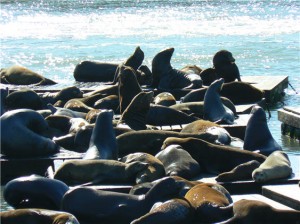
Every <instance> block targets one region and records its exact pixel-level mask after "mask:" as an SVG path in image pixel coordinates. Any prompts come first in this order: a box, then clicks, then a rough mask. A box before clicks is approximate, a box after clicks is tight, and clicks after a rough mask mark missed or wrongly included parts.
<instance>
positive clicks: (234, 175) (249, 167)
mask: <svg viewBox="0 0 300 224" xmlns="http://www.w3.org/2000/svg"><path fill="white" fill-rule="evenodd" d="M260 164H261V163H259V162H257V161H256V160H251V161H249V162H246V163H242V164H240V165H238V166H236V167H235V168H233V169H232V170H230V171H228V172H224V173H221V174H219V175H218V176H217V177H216V181H218V182H233V181H240V180H251V179H252V172H253V171H254V170H255V169H256V168H258V167H259V166H260Z"/></svg>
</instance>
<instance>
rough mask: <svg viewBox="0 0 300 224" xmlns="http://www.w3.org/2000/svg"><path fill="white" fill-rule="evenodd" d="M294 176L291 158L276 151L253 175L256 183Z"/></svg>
mask: <svg viewBox="0 0 300 224" xmlns="http://www.w3.org/2000/svg"><path fill="white" fill-rule="evenodd" d="M291 175H292V168H291V163H290V160H289V157H288V156H287V154H286V153H284V152H283V151H275V152H273V153H272V154H270V155H269V156H268V157H267V159H266V160H265V161H264V162H263V163H262V164H261V165H260V166H259V167H258V168H256V169H255V170H254V171H253V173H252V178H253V180H254V181H255V182H266V181H270V180H276V179H280V178H288V177H290V176H291Z"/></svg>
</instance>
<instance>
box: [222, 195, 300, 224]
mask: <svg viewBox="0 0 300 224" xmlns="http://www.w3.org/2000/svg"><path fill="white" fill-rule="evenodd" d="M233 213H234V216H233V217H232V218H230V219H228V220H226V221H224V222H222V223H224V224H225V223H226V224H233V223H261V224H262V223H277V224H285V223H289V224H299V223H300V221H299V220H300V211H295V210H281V209H276V208H274V207H272V206H271V205H269V204H267V203H265V202H262V201H257V200H247V199H242V200H239V201H237V202H235V203H234V204H233Z"/></svg>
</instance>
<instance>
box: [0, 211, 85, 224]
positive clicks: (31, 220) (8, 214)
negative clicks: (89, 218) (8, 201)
mask: <svg viewBox="0 0 300 224" xmlns="http://www.w3.org/2000/svg"><path fill="white" fill-rule="evenodd" d="M0 219H1V222H2V223H3V224H14V223H22V224H56V223H57V224H79V222H78V220H77V219H76V217H75V216H74V215H72V214H70V213H68V212H60V211H53V210H47V209H37V208H31V209H25V208H24V209H17V210H11V211H3V212H0Z"/></svg>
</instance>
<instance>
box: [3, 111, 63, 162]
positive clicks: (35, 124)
mask: <svg viewBox="0 0 300 224" xmlns="http://www.w3.org/2000/svg"><path fill="white" fill-rule="evenodd" d="M0 125H1V129H2V130H5V131H1V153H2V154H4V155H7V156H13V157H34V156H48V155H53V154H55V153H57V152H58V151H59V147H58V145H57V144H55V143H54V142H53V141H52V140H51V139H50V138H49V137H51V138H52V137H53V136H49V135H51V130H50V128H49V126H48V123H47V122H46V120H45V119H44V118H43V116H42V115H40V114H39V113H38V112H36V111H34V110H31V109H17V110H12V111H7V112H6V113H4V114H3V115H2V116H1V117H0Z"/></svg>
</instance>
